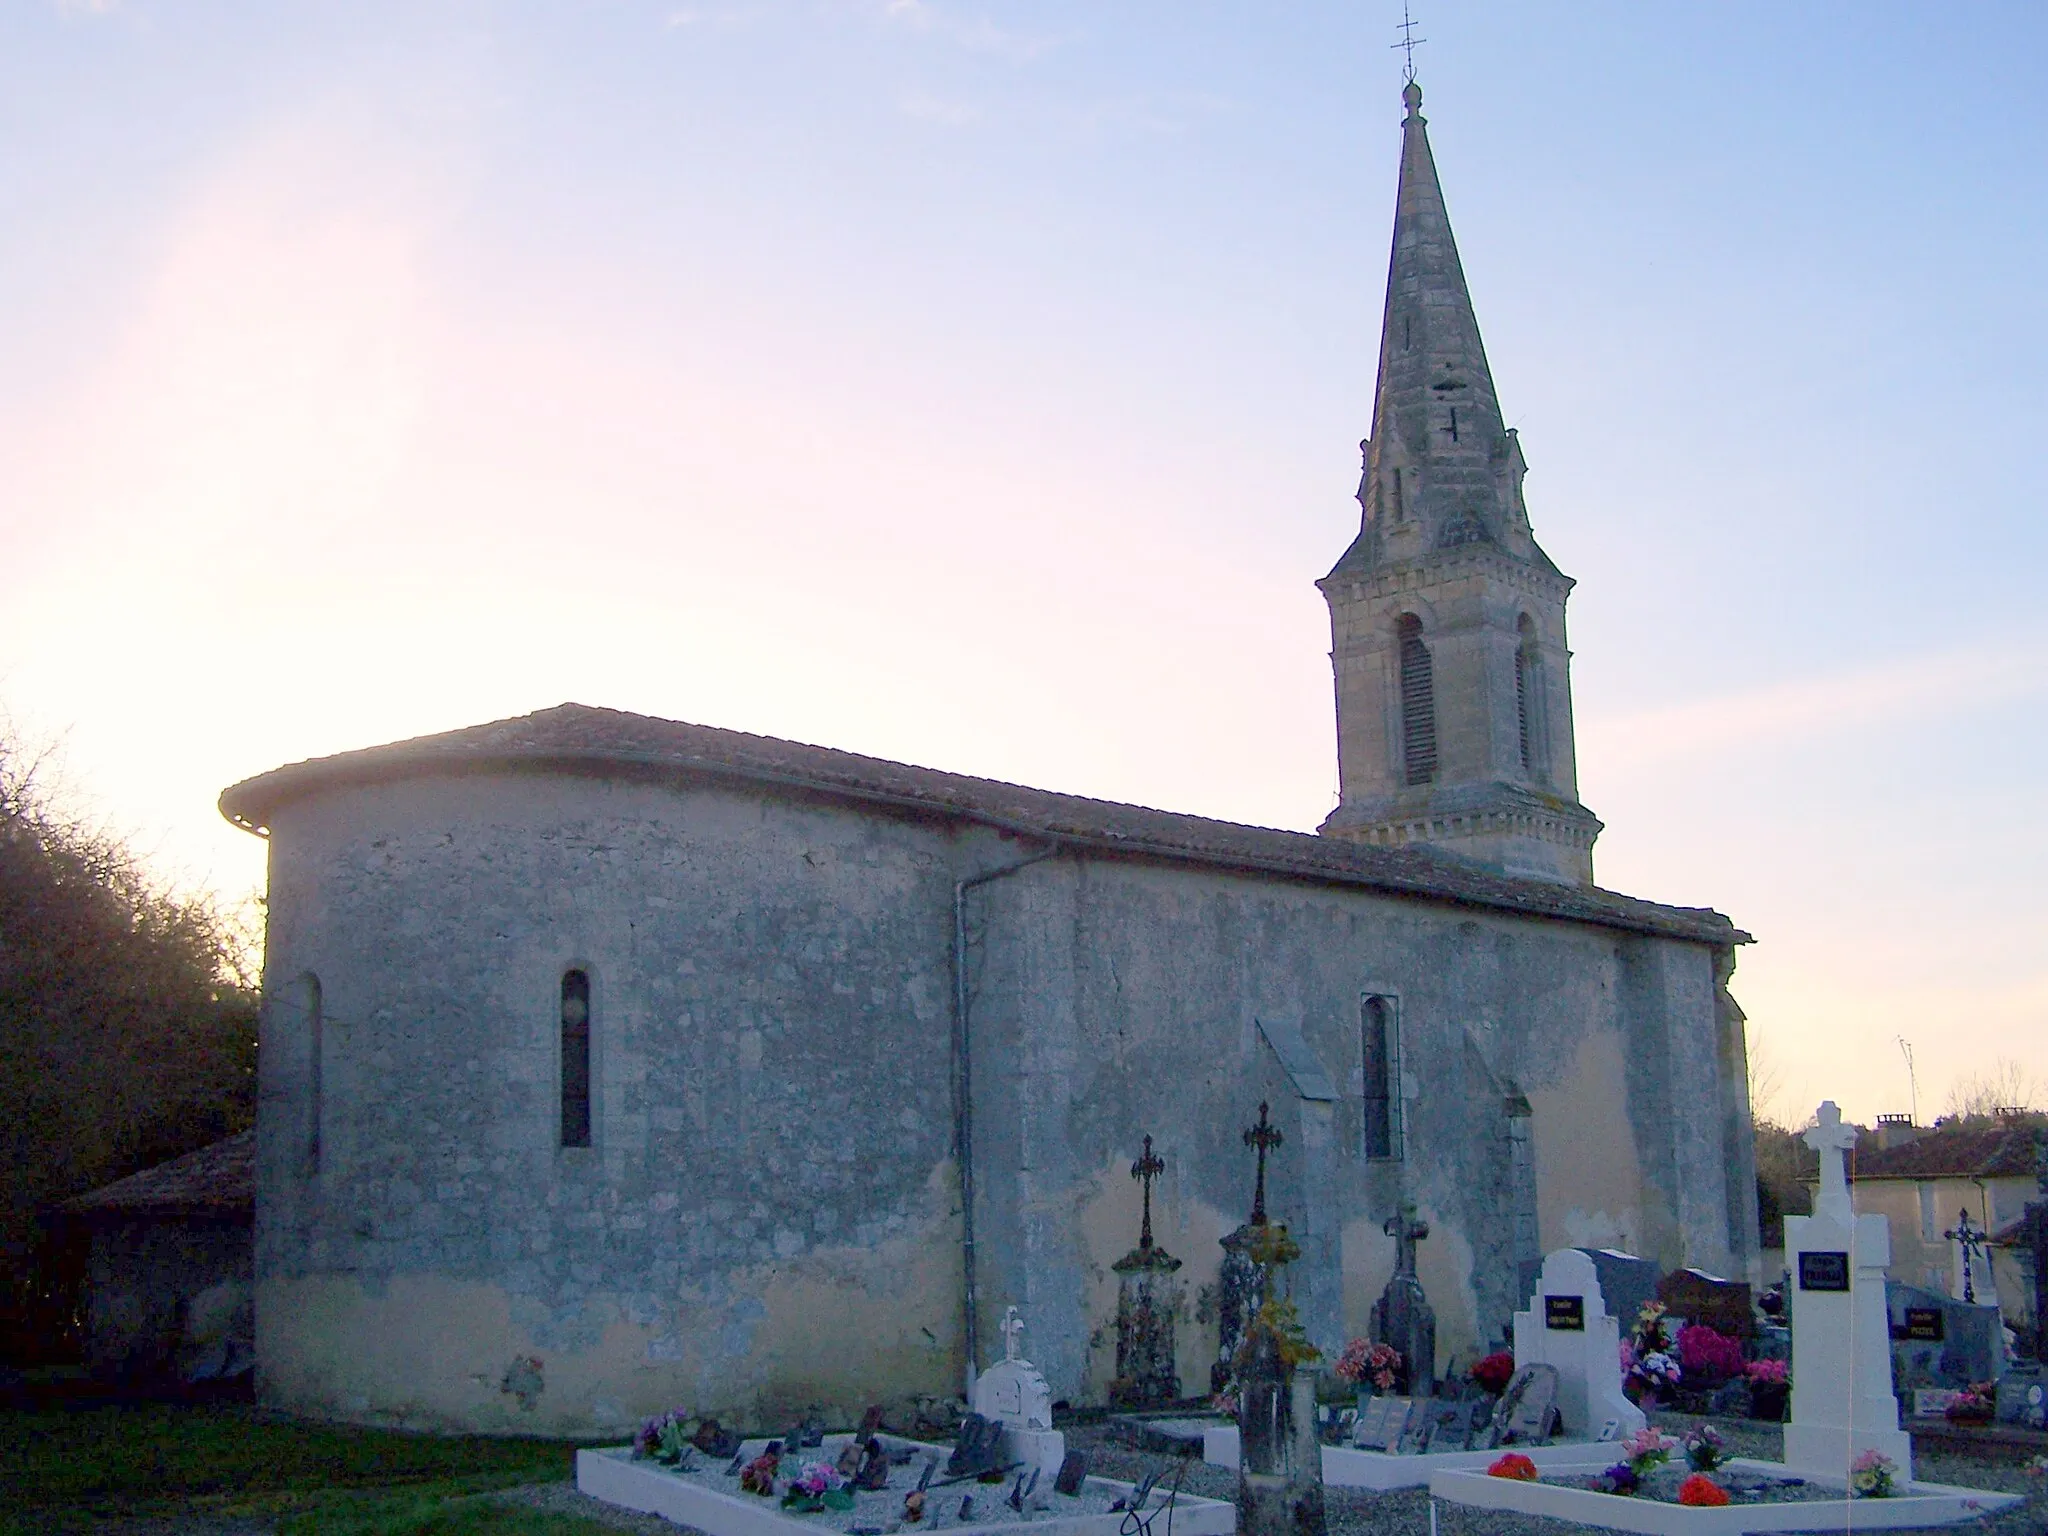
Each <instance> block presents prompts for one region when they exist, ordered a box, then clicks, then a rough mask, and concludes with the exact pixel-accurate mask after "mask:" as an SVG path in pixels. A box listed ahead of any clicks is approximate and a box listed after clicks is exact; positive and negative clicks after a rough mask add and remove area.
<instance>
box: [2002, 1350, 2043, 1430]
mask: <svg viewBox="0 0 2048 1536" xmlns="http://www.w3.org/2000/svg"><path fill="white" fill-rule="evenodd" d="M1996 1412H1997V1417H1998V1422H1999V1423H2001V1424H2017V1425H2018V1426H2019V1427H2020V1428H2022V1429H2042V1428H2048V1372H2044V1371H2043V1370H2042V1369H2041V1367H2040V1365H2039V1364H2037V1363H2035V1362H2034V1361H2031V1360H2030V1361H2028V1362H2026V1363H2025V1364H2023V1365H2016V1366H2014V1367H2013V1368H2012V1369H2011V1370H2009V1371H2007V1372H2006V1373H2005V1374H2004V1375H2003V1376H2001V1377H2000V1378H1999V1379H1998V1396H1997V1400H1996Z"/></svg>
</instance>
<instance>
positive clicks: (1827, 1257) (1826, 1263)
mask: <svg viewBox="0 0 2048 1536" xmlns="http://www.w3.org/2000/svg"><path fill="white" fill-rule="evenodd" d="M1799 1289H1801V1290H1802V1291H1846V1290H1847V1289H1849V1255H1848V1254H1846V1253H1802V1254H1801V1255H1799Z"/></svg>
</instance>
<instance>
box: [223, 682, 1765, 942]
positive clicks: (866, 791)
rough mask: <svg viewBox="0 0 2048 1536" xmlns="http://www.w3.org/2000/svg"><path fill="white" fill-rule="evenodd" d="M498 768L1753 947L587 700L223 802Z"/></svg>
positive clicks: (1598, 908)
mask: <svg viewBox="0 0 2048 1536" xmlns="http://www.w3.org/2000/svg"><path fill="white" fill-rule="evenodd" d="M506 768H512V769H518V768H533V769H547V770H553V771H558V772H560V771H568V772H598V773H603V772H660V773H666V774H675V775H682V776H686V777H694V778H704V779H713V780H723V781H726V782H740V783H746V784H752V785H759V786H764V787H768V788H772V789H778V790H781V791H782V792H785V793H803V794H817V795H826V796H830V797H833V798H835V799H841V800H849V801H854V802H858V803H861V804H865V805H870V806H876V807H883V808H888V809H890V810H891V811H893V812H895V813H897V814H907V815H913V816H922V817H928V818H937V819H940V820H946V821H955V822H966V823H978V824H981V825H984V826H990V827H995V828H998V829H1000V830H1003V831H1007V832H1011V833H1015V834H1019V835H1023V836H1028V837H1042V838H1047V839H1051V840H1056V841H1059V842H1062V843H1064V844H1066V845H1067V846H1069V847H1072V848H1076V849H1079V850H1082V851H1086V852H1090V853H1094V854H1106V855H1114V856H1125V857H1130V856H1137V857H1145V858H1155V859H1165V860H1172V861H1176V862H1181V863H1191V864H1200V865H1205V866H1209V867H1212V868H1221V869H1228V870H1232V871H1238V872H1244V873H1252V874H1265V875H1275V876H1281V877H1285V878H1292V879H1299V880H1308V881H1315V882H1318V883H1321V884H1329V885H1347V886H1361V887H1367V888H1370V889H1374V890H1380V891H1387V892H1392V893H1395V894H1400V895H1409V896H1418V897H1423V898H1426V899H1430V900H1435V901H1445V902H1453V903H1457V904H1460V905H1464V906H1472V907H1484V908H1492V909H1495V910H1500V911H1507V912H1516V913H1522V914H1526V915H1529V916H1535V917H1553V918H1563V919H1567V920H1570V921H1574V922H1582V923H1595V924H1599V925H1601V926H1604V927H1609V928H1622V929H1627V930H1630V931H1633V932H1637V933H1652V934H1659V935H1663V936H1667V937H1671V938H1679V939H1688V940H1692V941H1694V942H1697V943H1703V944H1713V945H1729V944H1746V943H1748V942H1749V941H1750V940H1749V935H1748V934H1746V933H1744V932H1742V931H1741V930H1740V929H1738V928H1736V927H1735V925H1734V924H1733V923H1731V922H1729V920H1728V919H1727V918H1725V917H1723V916H1722V915H1721V914H1720V913H1718V912H1715V911H1713V910H1712V909H1710V908H1704V907H1667V906H1661V905H1659V904H1657V903H1655V902H1648V901H1637V900H1635V899H1633V898H1631V897H1628V896H1621V895H1617V894H1615V893H1614V892H1612V891H1603V890H1598V889H1595V888H1590V887H1584V886H1571V885H1554V884H1550V883H1548V882H1545V881H1540V880H1520V879H1513V878H1510V877H1508V876H1503V875H1496V874H1491V873H1488V872H1487V871H1485V870H1482V869H1480V868H1478V867H1477V866H1475V865H1470V864H1467V863H1465V862H1463V861H1461V860H1457V859H1453V858H1449V857H1446V856H1442V855H1439V854H1435V853H1430V852H1425V851H1422V850H1420V849H1407V848H1373V847H1367V846H1365V845H1363V844H1358V843H1350V842H1345V841H1342V840H1340V839H1337V838H1328V837H1321V836H1318V835H1316V834H1314V833H1309V832H1285V831H1280V830H1277V829H1275V828H1271V827H1249V826H1242V825H1240V824H1238V823H1236V822H1229V821H1214V820H1211V819H1209V818H1208V817H1204V816H1183V815H1179V814H1176V813H1174V812H1171V811H1158V810H1152V809H1150V808H1149V807H1146V806H1139V805H1122V804H1118V803H1116V802H1114V801H1108V800H1090V799H1085V798H1083V797H1081V796H1079V795H1060V794H1054V793H1052V792H1050V791H1048V790H1043V789H1028V788H1025V787H1024V786H1022V785H1017V784H1005V783H1002V782H1001V781H999V780H995V779H975V778H968V777H966V776H965V775H962V774H957V773H942V772H939V771H938V770H936V769H932V768H918V767H913V766H911V765H910V764H907V763H894V762H889V761H887V760H886V759H883V758H875V757H862V756H859V755H858V754H856V753H852V752H840V751H835V750H834V749H832V748H829V747H813V746H806V745H804V744H802V743H800V742H794V741H781V740H778V739H776V738H775V737H772V736H752V735H748V734H746V733H745V732H742V731H727V730H719V729H717V728H715V727H712V726H705V725H688V724H684V723H683V722H681V721H675V720H657V719H654V718H651V717H649V716H646V715H632V714H626V713H624V712H622V711H619V710H612V709H594V708H592V707H590V706H588V705H584V704H562V705H558V706H556V707H555V708H553V709H544V710H540V711H538V712H537V713H535V714H531V715H521V716H519V717H518V718H516V719H511V720H498V721H493V722H492V723H490V724H488V725H476V726H470V727H468V728H467V729H464V730H459V731H447V732H444V733H442V734H440V735H435V736H421V737H418V738H415V739H414V740H411V741H401V742H395V743H393V744H391V745H390V746H383V747H369V748H366V749H364V750H362V751H358V752H344V753H342V754H341V755H339V756H337V757H323V758H315V759H313V760H312V761H310V762H303V763H292V764H288V765H287V766H285V767H282V768H275V769H272V770H271V771H270V772H269V773H265V774H259V775H258V776H257V777H255V778H253V779H247V780H244V781H243V782H242V783H240V784H237V785H235V786H234V787H233V788H231V789H229V790H227V791H226V792H225V793H223V794H222V795H221V797H220V808H221V814H222V815H224V816H226V817H227V818H228V820H230V821H232V822H234V823H235V824H236V825H237V826H240V827H244V828H247V829H249V830H251V831H262V830H264V829H266V828H267V827H268V825H269V821H270V817H271V815H272V813H273V812H274V811H275V810H276V808H277V807H278V806H280V805H283V804H285V803H286V802H288V801H290V800H293V799H296V798H298V797H300V796H302V795H306V794H310V793H314V792H317V791H320V790H324V789H330V788H334V787H337V786H341V785H354V784H363V783H369V782H375V781H379V780H384V779H391V778H399V777H406V776H411V775H416V774H425V773H461V772H468V771H476V770H481V769H493V770H500V769H506Z"/></svg>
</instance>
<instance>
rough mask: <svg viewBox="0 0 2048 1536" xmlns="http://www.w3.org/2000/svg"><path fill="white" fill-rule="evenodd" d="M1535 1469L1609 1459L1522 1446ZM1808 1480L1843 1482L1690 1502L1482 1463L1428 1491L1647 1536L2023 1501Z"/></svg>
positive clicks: (1935, 1486) (1903, 1525) (1929, 1518)
mask: <svg viewBox="0 0 2048 1536" xmlns="http://www.w3.org/2000/svg"><path fill="white" fill-rule="evenodd" d="M1527 1454H1528V1455H1529V1457H1530V1459H1531V1460H1533V1461H1535V1462H1536V1467H1537V1471H1538V1472H1539V1473H1541V1474H1542V1476H1544V1477H1545V1478H1550V1477H1595V1476H1598V1475H1599V1474H1600V1473H1601V1472H1602V1471H1603V1470H1605V1468H1606V1467H1607V1465H1608V1464H1609V1463H1610V1462H1611V1461H1612V1460H1613V1458H1612V1457H1608V1458H1604V1459H1600V1460H1592V1459H1587V1458H1586V1457H1585V1452H1584V1448H1583V1447H1581V1448H1580V1455H1579V1459H1578V1460H1577V1461H1576V1462H1569V1461H1564V1462H1561V1461H1560V1460H1558V1459H1556V1458H1552V1459H1550V1460H1545V1459H1543V1457H1542V1453H1541V1452H1540V1451H1531V1452H1529V1453H1527ZM1726 1466H1727V1468H1728V1470H1729V1471H1731V1472H1746V1473H1749V1474H1751V1475H1753V1476H1759V1477H1783V1476H1785V1475H1786V1471H1787V1469H1786V1468H1785V1467H1784V1466H1782V1465H1781V1464H1779V1463H1777V1462H1774V1461H1750V1460H1747V1459H1744V1458H1740V1457H1738V1458H1736V1459H1735V1460H1733V1461H1730V1462H1728V1463H1726ZM1802 1475H1804V1476H1805V1477H1806V1479H1807V1481H1808V1482H1809V1483H1811V1484H1818V1485H1820V1486H1822V1487H1825V1488H1827V1489H1828V1490H1829V1491H1830V1492H1831V1493H1832V1492H1834V1491H1835V1490H1837V1489H1839V1490H1840V1496H1839V1497H1831V1498H1820V1499H1814V1498H1807V1499H1802V1500H1799V1501H1797V1502H1792V1503H1784V1504H1768V1503H1760V1502H1756V1501H1752V1500H1737V1501H1736V1502H1734V1503H1731V1504H1726V1505H1723V1506H1721V1507H1720V1508H1718V1509H1697V1508H1690V1507H1688V1506H1686V1505H1683V1504H1666V1503H1663V1502H1662V1501H1660V1500H1656V1499H1646V1498H1641V1497H1636V1496H1626V1497H1625V1496H1622V1495H1619V1494H1612V1493H1592V1492H1589V1491H1587V1490H1586V1489H1583V1488H1566V1487H1561V1486H1559V1485H1557V1484H1555V1483H1550V1482H1533V1483H1530V1482H1522V1481H1520V1480H1518V1479H1516V1478H1511V1477H1491V1476H1488V1475H1487V1472H1486V1470H1485V1468H1484V1467H1480V1468H1478V1469H1476V1470H1475V1469H1466V1468H1447V1469H1445V1470H1443V1471H1439V1472H1434V1473H1432V1474H1431V1475H1430V1479H1429V1492H1430V1496H1431V1497H1432V1498H1438V1499H1444V1500H1446V1501H1448V1502H1450V1503H1453V1504H1463V1505H1466V1506H1468V1507H1470V1508H1473V1509H1498V1510H1506V1511H1513V1512H1514V1513H1517V1514H1524V1515H1546V1516H1548V1517H1549V1518H1551V1519H1553V1520H1575V1521H1577V1522H1578V1523H1579V1524H1581V1525H1590V1526H1597V1527H1599V1528H1601V1529H1604V1530H1610V1531H1637V1532H1641V1533H1644V1536H1749V1533H1752V1532H1763V1531H1897V1530H1910V1529H1913V1528H1915V1527H1920V1526H1933V1525H1955V1524H1957V1523H1958V1522H1960V1521H1964V1520H1974V1519H1976V1518H1977V1517H1978V1516H1979V1515H1984V1514H1989V1513H1992V1512H1994V1511H1996V1510H2001V1509H2007V1508H2010V1507H2011V1506H2012V1505H2014V1504H2017V1503H2019V1502H2020V1499H2021V1495H2019V1494H2016V1493H1986V1492H1983V1491H1981V1490H1978V1489H1974V1488H1951V1487H1949V1486H1947V1485H1945V1484H1941V1483H1908V1484H1906V1485H1905V1486H1904V1487H1903V1489H1902V1490H1901V1491H1900V1492H1898V1493H1895V1494H1893V1495H1892V1496H1891V1497H1890V1498H1885V1499H1852V1498H1850V1497H1849V1496H1848V1485H1847V1483H1846V1482H1844V1481H1840V1480H1835V1479H1829V1478H1826V1477H1821V1476H1816V1475H1814V1474H1812V1473H1805V1474H1802Z"/></svg>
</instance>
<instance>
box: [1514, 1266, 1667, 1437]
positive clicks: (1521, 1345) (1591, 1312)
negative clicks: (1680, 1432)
mask: <svg viewBox="0 0 2048 1536" xmlns="http://www.w3.org/2000/svg"><path fill="white" fill-rule="evenodd" d="M1515 1364H1516V1365H1517V1366H1518V1367H1528V1366H1532V1365H1539V1364H1540V1365H1549V1366H1553V1367H1555V1368H1556V1370H1557V1373H1558V1391H1557V1407H1558V1413H1559V1416H1560V1417H1561V1418H1562V1420H1563V1422H1564V1433H1565V1436H1566V1438H1568V1439H1572V1440H1592V1439H1595V1438H1599V1437H1601V1431H1602V1430H1603V1429H1604V1428H1605V1427H1606V1425H1607V1423H1608V1421H1609V1420H1613V1421H1614V1422H1615V1424H1616V1432H1617V1433H1619V1434H1622V1435H1627V1434H1632V1433H1634V1432H1635V1431H1636V1430H1639V1429H1641V1428H1642V1427H1643V1426H1644V1425H1645V1424H1646V1423H1648V1422H1649V1421H1648V1420H1647V1419H1645V1418H1644V1417H1643V1411H1642V1409H1640V1408H1638V1407H1637V1406H1636V1405H1635V1404H1634V1403H1632V1402H1630V1401H1629V1400H1628V1397H1627V1396H1626V1394H1624V1393H1623V1392H1622V1390H1621V1379H1622V1378H1621V1323H1620V1320H1619V1319H1617V1318H1616V1317H1615V1316H1614V1315H1613V1314H1612V1313H1610V1312H1609V1311H1608V1310H1607V1303H1606V1299H1605V1297H1604V1296H1603V1294H1602V1292H1601V1288H1600V1276H1599V1273H1598V1271H1597V1270H1596V1268H1595V1267H1594V1261H1593V1259H1592V1258H1591V1257H1590V1256H1589V1255H1588V1254H1587V1253H1586V1251H1585V1250H1584V1249H1582V1248H1560V1249H1558V1251H1557V1252H1555V1253H1553V1254H1551V1255H1550V1256H1549V1257H1547V1258H1546V1259H1544V1261H1543V1273H1542V1274H1541V1275H1540V1276H1539V1277H1538V1278H1537V1281H1536V1290H1535V1293H1534V1294H1533V1295H1532V1296H1531V1297H1530V1299H1529V1308H1528V1310H1527V1311H1525V1312H1517V1313H1516V1314H1515ZM1606 1438H1613V1437H1612V1436H1607V1437H1606Z"/></svg>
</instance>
